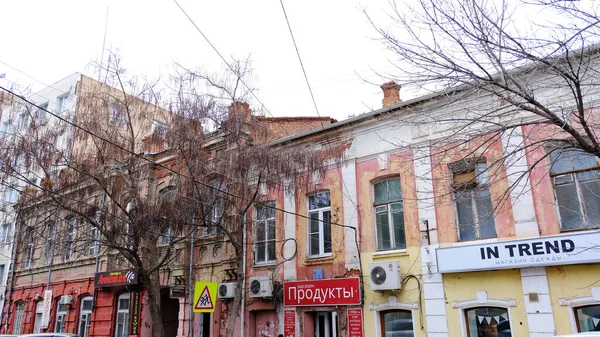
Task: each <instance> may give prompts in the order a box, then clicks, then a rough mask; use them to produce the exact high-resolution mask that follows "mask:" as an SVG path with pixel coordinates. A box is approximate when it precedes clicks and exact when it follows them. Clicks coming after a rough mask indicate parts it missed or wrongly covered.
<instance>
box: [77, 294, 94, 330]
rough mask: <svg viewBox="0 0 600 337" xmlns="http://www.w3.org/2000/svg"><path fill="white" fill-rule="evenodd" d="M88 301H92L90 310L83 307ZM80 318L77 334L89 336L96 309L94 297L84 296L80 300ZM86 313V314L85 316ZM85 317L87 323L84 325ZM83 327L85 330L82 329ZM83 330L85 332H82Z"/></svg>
mask: <svg viewBox="0 0 600 337" xmlns="http://www.w3.org/2000/svg"><path fill="white" fill-rule="evenodd" d="M87 301H91V302H92V308H91V309H89V310H87V309H86V310H84V309H83V304H84V303H85V302H87ZM79 302H80V303H79V319H78V320H77V335H78V336H79V337H89V331H90V327H91V326H92V312H93V311H94V297H93V296H83V297H81V300H80V301H79ZM84 315H85V316H84ZM84 318H85V325H84V326H83V327H82V321H83V319H84ZM82 328H83V331H81V329H82ZM82 332H83V334H82Z"/></svg>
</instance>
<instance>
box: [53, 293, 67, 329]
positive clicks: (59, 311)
mask: <svg viewBox="0 0 600 337" xmlns="http://www.w3.org/2000/svg"><path fill="white" fill-rule="evenodd" d="M61 299H62V298H61ZM61 302H62V301H61V300H59V301H58V304H57V305H56V323H55V325H54V332H65V320H66V318H67V312H68V311H69V310H68V308H67V304H66V303H61Z"/></svg>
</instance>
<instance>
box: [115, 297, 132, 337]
mask: <svg viewBox="0 0 600 337" xmlns="http://www.w3.org/2000/svg"><path fill="white" fill-rule="evenodd" d="M130 303H131V294H130V293H124V294H121V295H119V297H118V298H117V316H116V318H115V337H128V336H129V307H130Z"/></svg>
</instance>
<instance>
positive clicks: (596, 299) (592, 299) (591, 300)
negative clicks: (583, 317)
mask: <svg viewBox="0 0 600 337" xmlns="http://www.w3.org/2000/svg"><path fill="white" fill-rule="evenodd" d="M590 294H591V296H579V297H571V298H559V299H558V303H559V304H560V305H562V306H567V307H581V306H585V305H594V304H596V305H597V304H600V287H592V288H591V289H590Z"/></svg>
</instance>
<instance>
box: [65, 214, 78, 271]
mask: <svg viewBox="0 0 600 337" xmlns="http://www.w3.org/2000/svg"><path fill="white" fill-rule="evenodd" d="M66 230H67V232H66V233H65V256H64V258H65V261H68V260H70V259H71V258H72V257H73V248H74V247H73V246H74V245H75V232H76V230H77V218H75V217H72V218H69V219H68V220H67V228H66Z"/></svg>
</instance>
